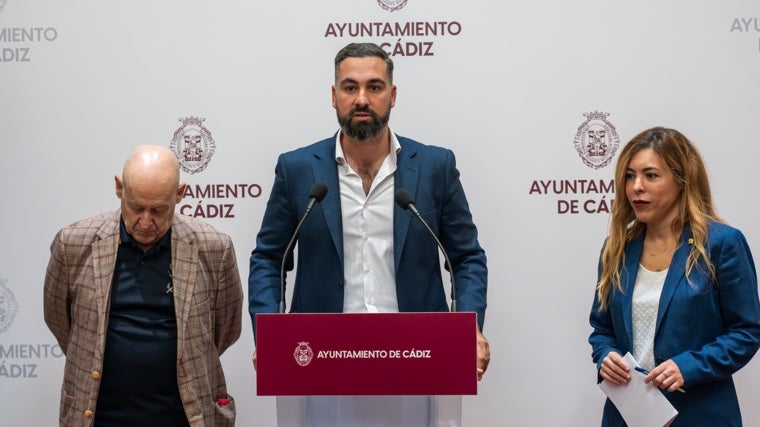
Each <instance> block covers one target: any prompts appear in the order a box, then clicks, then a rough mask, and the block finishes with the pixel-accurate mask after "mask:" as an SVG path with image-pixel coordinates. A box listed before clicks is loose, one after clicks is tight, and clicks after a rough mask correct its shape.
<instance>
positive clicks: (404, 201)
mask: <svg viewBox="0 0 760 427" xmlns="http://www.w3.org/2000/svg"><path fill="white" fill-rule="evenodd" d="M396 204H398V205H399V206H401V208H402V209H404V210H408V211H409V212H411V213H412V214H414V216H416V217H417V219H418V220H420V222H421V223H422V225H424V226H425V228H426V229H427V231H428V232H429V233H430V235H431V236H433V239H435V243H436V244H438V248H439V249H440V250H441V252H443V258H444V259H445V260H446V270H448V271H449V277H450V278H451V311H457V293H456V292H457V290H456V287H455V286H454V270H452V269H451V261H449V255H448V254H447V253H446V249H444V248H443V245H442V244H441V241H440V240H438V236H436V235H435V233H433V230H432V229H431V228H430V226H429V225H428V223H427V222H426V221H425V220H424V219H423V218H422V216H421V215H420V212H419V211H418V210H417V207H416V206H414V200H413V199H412V196H411V195H410V194H409V192H407V191H406V190H404V189H403V188H399V189H398V190H396Z"/></svg>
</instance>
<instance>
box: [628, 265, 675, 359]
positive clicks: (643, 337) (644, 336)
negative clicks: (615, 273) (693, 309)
mask: <svg viewBox="0 0 760 427" xmlns="http://www.w3.org/2000/svg"><path fill="white" fill-rule="evenodd" d="M667 274H668V270H667V269H665V270H662V271H649V270H647V269H646V268H644V266H643V265H641V264H639V271H638V273H636V282H635V283H634V284H633V352H632V353H633V357H634V358H635V359H636V361H637V362H639V365H641V367H642V368H644V369H647V370H650V371H651V370H652V369H654V367H655V364H654V330H655V326H656V325H657V311H658V308H659V306H660V294H662V286H663V285H664V284H665V276H667Z"/></svg>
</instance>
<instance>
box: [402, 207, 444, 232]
mask: <svg viewBox="0 0 760 427" xmlns="http://www.w3.org/2000/svg"><path fill="white" fill-rule="evenodd" d="M436 214H437V211H436V210H435V209H433V210H431V211H427V212H424V213H422V212H420V216H421V217H422V219H424V220H425V222H426V223H427V225H429V226H430V229H431V230H433V232H434V233H436V235H437V234H438V220H437V215H436ZM410 221H412V223H411V224H410V227H409V228H410V229H411V230H412V231H414V232H417V231H418V230H425V224H423V223H422V221H420V219H419V218H417V217H415V216H414V215H412V218H411V220H410ZM425 232H426V233H427V231H426V230H425Z"/></svg>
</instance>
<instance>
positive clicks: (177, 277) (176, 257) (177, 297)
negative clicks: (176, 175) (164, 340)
mask: <svg viewBox="0 0 760 427" xmlns="http://www.w3.org/2000/svg"><path fill="white" fill-rule="evenodd" d="M197 265H198V248H197V247H196V246H195V242H194V241H193V240H192V237H191V234H190V233H189V230H188V227H187V226H186V225H185V224H184V222H183V221H182V220H181V218H180V217H179V216H178V215H176V214H175V215H174V223H173V224H172V265H171V268H172V284H173V286H174V312H175V314H176V316H177V354H178V355H181V354H182V351H183V350H184V343H185V340H184V339H183V337H185V336H187V319H188V318H189V315H190V308H192V298H193V294H194V293H195V274H196V266H197Z"/></svg>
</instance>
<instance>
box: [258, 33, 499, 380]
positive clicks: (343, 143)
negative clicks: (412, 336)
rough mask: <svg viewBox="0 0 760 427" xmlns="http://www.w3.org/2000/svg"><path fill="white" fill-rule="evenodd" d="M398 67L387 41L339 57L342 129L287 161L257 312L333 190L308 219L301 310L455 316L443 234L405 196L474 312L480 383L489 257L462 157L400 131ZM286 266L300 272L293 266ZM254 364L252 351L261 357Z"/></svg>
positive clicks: (263, 259)
mask: <svg viewBox="0 0 760 427" xmlns="http://www.w3.org/2000/svg"><path fill="white" fill-rule="evenodd" d="M395 100H396V86H395V85H394V84H393V62H392V60H391V59H390V57H389V56H388V54H387V53H386V52H385V51H384V50H383V49H381V48H380V47H379V46H377V45H374V44H371V43H360V44H356V43H352V44H349V45H348V46H346V47H345V48H343V49H342V50H341V51H340V52H338V54H337V56H336V57H335V84H334V85H333V87H332V104H333V107H334V108H335V109H336V112H337V116H338V123H339V124H340V130H339V131H338V132H337V133H336V134H335V135H334V136H332V137H330V138H327V139H325V140H322V141H319V142H317V143H315V144H312V145H309V146H307V147H303V148H300V149H297V150H295V151H291V152H288V153H285V154H282V155H280V157H279V159H278V161H277V166H276V168H275V180H274V185H273V188H272V193H271V195H270V198H269V202H268V203H267V207H266V212H265V213H264V218H263V221H262V226H261V229H260V231H259V233H258V236H257V238H256V248H255V249H254V250H253V253H252V254H251V265H250V275H249V279H248V289H249V294H248V295H249V311H250V314H251V319H252V321H253V325H254V332H255V326H256V317H255V316H256V313H274V312H277V310H278V303H279V301H280V297H281V295H280V268H281V265H282V263H283V254H284V252H285V249H286V246H287V245H288V242H289V240H290V238H291V236H292V234H293V233H294V231H295V229H296V227H297V224H298V222H299V221H300V220H301V218H302V217H303V215H304V213H305V212H306V209H307V205H308V204H309V200H310V190H311V188H312V186H313V185H314V184H315V183H317V182H322V183H325V184H326V186H327V189H328V191H327V195H326V197H325V198H324V200H323V201H322V202H321V203H320V204H318V205H317V206H316V207H315V208H314V210H313V211H312V212H311V214H310V215H309V216H308V217H307V218H306V219H305V221H304V222H303V225H302V228H301V229H300V231H299V237H298V267H297V269H296V280H295V285H294V289H293V299H292V303H291V307H290V310H291V311H292V312H308V313H320V312H369V313H372V312H410V311H416V312H420V311H425V312H430V311H448V306H447V302H446V295H445V291H444V287H443V282H442V279H441V268H440V264H439V252H438V247H437V245H436V242H435V239H434V238H433V237H432V236H431V235H430V234H429V233H428V231H427V230H426V229H425V227H424V225H423V224H422V223H421V222H420V221H419V219H417V218H415V217H414V216H413V215H411V214H410V213H409V212H408V211H406V210H404V209H403V208H401V207H399V206H397V205H396V204H395V203H394V194H395V192H396V190H398V189H405V190H406V191H407V192H408V193H409V194H410V195H411V197H412V199H413V200H414V204H415V206H416V207H417V209H418V211H419V212H420V214H421V215H422V217H423V218H424V219H425V221H426V222H427V223H428V224H429V225H430V227H431V229H432V230H433V232H434V233H435V234H436V235H437V237H438V239H439V240H440V242H441V243H442V245H443V247H444V248H445V250H446V252H447V254H448V256H449V258H450V260H451V264H452V265H451V268H450V271H451V274H453V275H454V278H455V284H456V292H455V293H456V299H457V305H458V310H459V311H474V312H476V313H477V319H478V328H477V330H476V331H473V332H474V333H476V334H477V337H478V338H477V343H478V352H477V353H478V360H477V371H478V379H481V378H482V375H483V373H484V372H485V370H486V368H487V367H488V362H489V360H490V350H489V345H488V341H487V340H486V338H485V337H484V336H483V334H482V333H481V331H482V327H483V318H484V315H485V309H486V287H487V267H486V256H485V252H484V251H483V249H482V248H481V247H480V244H479V243H478V235H477V234H478V233H477V228H476V227H475V224H474V223H473V221H472V215H471V214H470V210H469V206H468V203H467V199H466V197H465V194H464V190H463V188H462V184H461V183H460V181H459V171H458V170H457V169H456V163H455V158H454V154H453V153H452V152H451V151H450V150H448V149H444V148H440V147H434V146H428V145H423V144H421V143H419V142H416V141H413V140H411V139H409V138H404V137H401V136H398V135H396V134H394V133H393V132H392V131H391V130H390V128H389V127H388V121H389V118H390V111H391V109H392V108H393V106H394V105H395ZM286 262H287V264H286V265H287V269H288V270H290V269H292V268H293V262H292V259H288V260H287V261H286ZM254 365H255V353H254Z"/></svg>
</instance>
